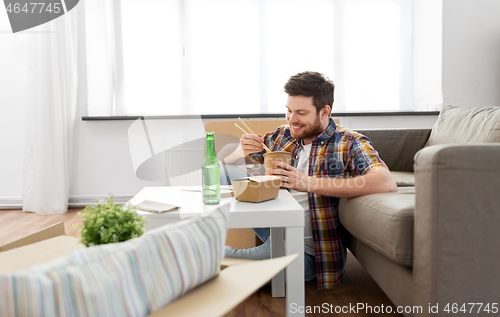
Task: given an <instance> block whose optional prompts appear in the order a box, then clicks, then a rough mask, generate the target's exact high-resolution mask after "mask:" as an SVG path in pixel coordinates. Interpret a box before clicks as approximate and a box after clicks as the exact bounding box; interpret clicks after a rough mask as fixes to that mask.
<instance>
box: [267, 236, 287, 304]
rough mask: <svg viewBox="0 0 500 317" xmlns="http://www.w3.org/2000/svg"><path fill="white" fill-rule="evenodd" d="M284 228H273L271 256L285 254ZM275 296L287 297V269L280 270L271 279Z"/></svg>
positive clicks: (275, 256)
mask: <svg viewBox="0 0 500 317" xmlns="http://www.w3.org/2000/svg"><path fill="white" fill-rule="evenodd" d="M284 236H285V235H284V231H283V228H271V237H270V238H271V258H277V257H280V256H283V255H285V241H284ZM271 293H272V295H273V297H285V271H281V272H279V273H278V274H277V275H276V276H275V277H273V279H272V280H271Z"/></svg>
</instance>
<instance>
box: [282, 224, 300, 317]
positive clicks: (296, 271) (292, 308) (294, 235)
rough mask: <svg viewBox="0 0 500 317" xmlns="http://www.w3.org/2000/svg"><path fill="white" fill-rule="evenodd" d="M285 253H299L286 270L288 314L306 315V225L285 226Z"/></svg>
mask: <svg viewBox="0 0 500 317" xmlns="http://www.w3.org/2000/svg"><path fill="white" fill-rule="evenodd" d="M285 253H286V254H287V255H288V254H294V253H298V254H299V257H298V258H297V259H296V260H295V261H293V262H292V263H290V265H288V267H287V268H286V269H285V272H286V315H287V316H292V315H293V316H304V311H303V310H301V311H302V313H299V312H298V311H299V310H300V308H303V307H305V284H304V227H288V228H285Z"/></svg>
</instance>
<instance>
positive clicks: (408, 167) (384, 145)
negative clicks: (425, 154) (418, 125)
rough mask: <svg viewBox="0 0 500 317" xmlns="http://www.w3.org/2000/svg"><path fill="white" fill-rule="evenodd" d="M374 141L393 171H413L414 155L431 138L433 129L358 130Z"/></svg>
mask: <svg viewBox="0 0 500 317" xmlns="http://www.w3.org/2000/svg"><path fill="white" fill-rule="evenodd" d="M357 132H359V133H361V134H363V135H365V136H367V137H368V138H369V139H370V141H371V142H372V145H373V147H374V148H375V150H377V151H378V153H379V156H380V158H381V159H382V160H383V161H384V162H385V163H386V164H387V166H388V167H389V169H390V170H391V171H402V172H413V157H414V156H415V153H417V152H418V151H419V150H420V149H422V148H423V147H424V145H425V143H426V142H427V139H429V135H430V134H431V129H373V130H357Z"/></svg>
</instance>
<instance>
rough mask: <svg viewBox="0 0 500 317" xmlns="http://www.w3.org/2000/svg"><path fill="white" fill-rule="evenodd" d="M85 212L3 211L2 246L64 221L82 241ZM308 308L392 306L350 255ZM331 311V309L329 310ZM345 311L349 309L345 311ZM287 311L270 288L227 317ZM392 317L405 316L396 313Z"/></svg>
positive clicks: (312, 289) (311, 294) (310, 286)
mask: <svg viewBox="0 0 500 317" xmlns="http://www.w3.org/2000/svg"><path fill="white" fill-rule="evenodd" d="M80 210H82V208H77V209H70V210H69V211H68V212H67V213H65V214H62V215H49V216H39V215H36V214H33V213H24V212H22V211H21V210H0V245H3V244H5V243H8V242H11V241H14V240H17V239H18V238H21V237H23V236H25V235H27V234H30V233H33V232H35V231H38V230H40V229H42V228H45V227H47V226H49V225H51V224H54V223H57V222H60V221H64V223H65V229H66V233H67V234H68V235H70V236H73V237H77V238H79V237H80V235H79V231H78V230H77V229H75V228H74V226H73V225H74V224H80V223H81V222H82V220H81V218H80V217H78V216H77V213H78V211H80ZM305 289H306V308H307V307H308V306H310V309H314V307H315V306H316V313H311V314H306V316H326V315H330V313H328V314H326V313H325V311H324V310H323V309H324V308H328V309H331V311H332V312H335V309H336V308H337V310H339V309H341V308H342V307H344V306H346V307H347V308H348V307H349V306H356V305H357V304H358V303H361V304H364V305H370V306H372V307H374V308H375V306H377V307H380V306H381V305H384V307H387V306H392V310H393V311H396V307H395V306H394V305H392V303H391V302H390V300H389V299H388V298H387V296H386V295H385V294H384V293H383V292H382V290H381V289H380V288H379V287H378V286H377V284H376V283H375V281H374V280H373V279H372V278H371V277H370V275H369V274H368V273H367V272H366V271H365V269H364V268H363V267H362V266H361V265H360V264H359V262H358V261H357V260H356V258H355V257H354V256H352V255H351V254H349V256H348V260H347V267H346V277H345V281H344V283H343V284H342V285H341V286H339V287H337V288H334V289H330V290H317V285H316V281H311V282H307V283H306V288H305ZM330 307H331V308H330ZM344 311H346V308H344ZM285 312H286V307H285V299H284V298H273V297H272V296H271V287H270V286H264V287H262V288H261V289H260V290H258V291H257V292H256V293H254V294H253V295H252V296H250V297H249V298H248V299H247V300H246V301H244V302H243V303H241V304H240V305H239V306H237V307H236V308H235V309H234V310H233V311H231V312H230V313H229V314H227V315H226V316H225V317H244V316H248V317H259V316H261V317H279V316H285ZM328 312H329V311H328ZM334 315H336V316H354V315H356V316H381V315H382V314H375V313H373V314H370V313H366V312H364V311H358V314H354V313H352V312H351V313H339V314H335V313H334ZM391 316H402V315H400V314H397V313H393V314H391Z"/></svg>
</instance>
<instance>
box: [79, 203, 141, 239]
mask: <svg viewBox="0 0 500 317" xmlns="http://www.w3.org/2000/svg"><path fill="white" fill-rule="evenodd" d="M136 211H137V207H135V206H132V205H124V204H116V203H115V202H114V199H113V196H111V197H110V198H109V199H108V200H107V201H106V202H104V201H103V200H98V201H97V203H96V204H95V205H94V206H86V207H85V209H83V210H82V211H80V212H79V213H78V216H80V217H81V218H83V219H84V220H83V223H82V225H77V226H76V227H77V228H79V229H80V235H81V240H80V242H81V243H82V244H84V245H85V246H87V247H90V246H93V245H99V244H107V243H115V242H122V241H126V240H129V239H132V238H135V237H139V236H140V235H142V234H143V232H144V219H142V216H140V215H139V214H138V213H137V212H136Z"/></svg>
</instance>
